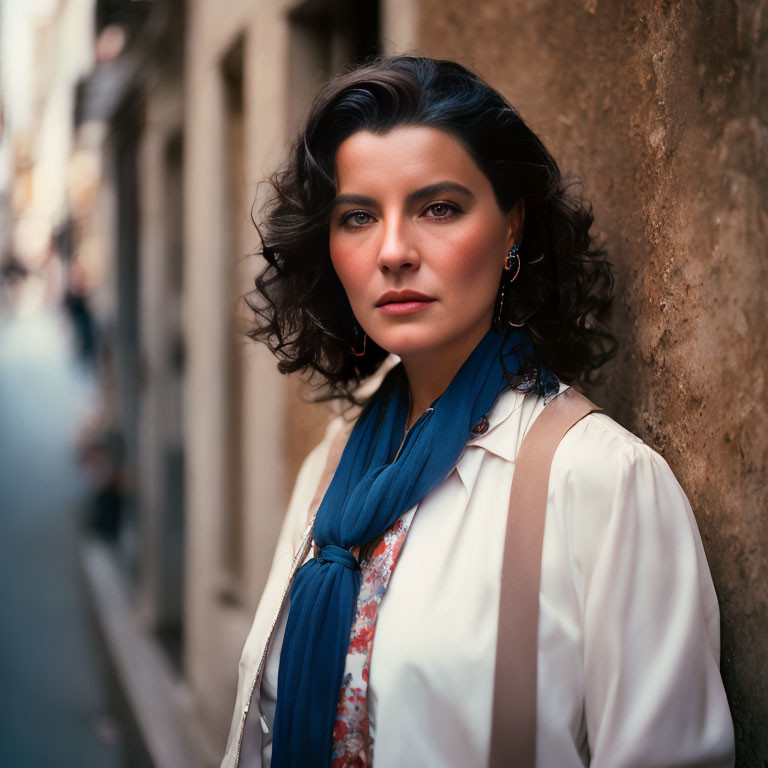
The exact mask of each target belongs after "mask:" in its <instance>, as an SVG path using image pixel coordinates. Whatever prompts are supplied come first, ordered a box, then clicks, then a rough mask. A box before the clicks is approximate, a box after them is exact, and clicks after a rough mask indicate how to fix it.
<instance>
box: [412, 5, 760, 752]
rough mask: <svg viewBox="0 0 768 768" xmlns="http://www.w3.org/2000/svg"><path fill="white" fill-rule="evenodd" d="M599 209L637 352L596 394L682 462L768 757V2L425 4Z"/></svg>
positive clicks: (428, 30)
mask: <svg viewBox="0 0 768 768" xmlns="http://www.w3.org/2000/svg"><path fill="white" fill-rule="evenodd" d="M419 10H420V22H419V23H420V33H419V36H418V40H419V52H421V53H424V54H427V55H431V56H438V57H446V58H454V59H458V60H460V61H462V62H463V63H464V64H466V65H468V66H470V67H472V68H474V69H476V70H477V71H478V72H479V73H480V74H481V75H483V76H484V77H485V78H486V79H488V80H489V81H490V82H491V84H492V85H494V86H496V87H497V88H499V89H500V90H501V91H502V92H503V93H504V94H505V95H506V96H507V97H508V98H509V99H510V101H511V102H512V103H513V104H514V105H515V106H516V107H517V108H518V109H519V110H520V112H521V114H522V115H523V117H524V118H525V119H526V120H527V122H528V123H529V124H530V125H531V127H532V128H533V129H534V130H535V131H537V133H538V134H539V135H540V136H541V138H542V139H543V140H544V142H545V143H546V144H547V146H548V147H549V148H550V150H551V151H552V152H553V154H554V155H555V157H556V158H557V159H558V161H559V163H560V166H561V169H562V170H563V171H573V172H574V173H576V174H577V175H578V176H580V177H581V178H582V179H583V181H584V184H585V193H586V195H587V197H588V198H589V199H591V200H592V202H593V204H594V208H595V214H596V221H595V225H594V231H595V232H596V233H603V235H604V237H605V240H606V244H607V247H608V248H609V249H610V258H611V260H612V261H613V263H614V264H615V268H616V300H615V306H614V308H613V311H612V317H611V319H610V324H611V326H612V328H613V330H614V333H616V335H617V336H618V337H619V340H620V342H621V344H622V350H621V353H620V356H619V357H618V358H617V359H616V360H615V361H614V362H613V363H611V364H610V366H608V367H607V370H606V374H607V379H606V381H607V384H606V385H605V386H604V387H602V388H601V389H599V390H596V391H593V392H592V393H591V394H592V396H593V397H594V399H596V400H597V401H598V402H600V403H602V404H603V405H605V406H606V407H607V409H608V411H609V412H610V413H611V415H612V416H614V418H616V419H617V420H618V421H620V422H621V423H623V424H624V425H625V426H627V427H628V428H629V429H631V430H632V431H633V432H635V433H636V434H638V435H639V436H640V437H642V438H643V439H644V440H645V441H646V442H648V443H649V444H650V445H652V446H653V447H654V448H656V449H657V450H658V451H659V452H660V453H662V455H663V456H664V457H665V458H666V459H667V461H668V463H669V464H670V466H671V467H672V469H673V471H674V472H675V474H676V476H677V477H678V479H679V481H680V483H681V484H682V486H683V488H684V489H685V491H686V492H687V494H688V497H689V498H690V500H691V504H692V506H693V509H694V512H695V513H696V517H697V519H698V522H699V527H700V530H701V534H702V537H703V540H704V545H705V548H706V551H707V556H708V559H709V564H710V567H711V570H712V574H713V578H714V580H715V585H716V587H717V591H718V595H719V598H720V603H721V613H722V645H723V651H722V669H723V676H724V679H725V683H726V687H727V690H728V694H729V699H730V702H731V708H732V711H733V715H734V719H735V723H736V732H737V742H738V760H737V764H738V765H739V766H765V765H768V619H766V616H767V615H768V520H767V518H766V514H765V513H766V510H767V509H768V503H767V501H768V489H766V474H767V473H766V455H767V454H768V417H767V416H766V410H765V407H764V402H765V396H766V368H767V364H766V357H767V353H768V349H767V347H768V329H767V328H766V319H768V312H766V308H767V306H766V305H767V304H768V302H767V301H766V290H767V289H768V248H767V247H766V246H767V245H768V3H766V2H764V1H762V2H760V1H758V0H754V1H753V2H738V1H733V2H720V3H716V2H661V1H659V2H653V0H645V2H621V3H607V2H601V1H600V0H585V1H584V2H570V1H567V0H560V1H558V0H529V1H528V2H525V1H522V0H521V1H520V2H510V1H509V0H484V2H483V3H479V4H473V5H469V6H468V5H467V4H466V3H463V2H460V0H421V2H420V5H419Z"/></svg>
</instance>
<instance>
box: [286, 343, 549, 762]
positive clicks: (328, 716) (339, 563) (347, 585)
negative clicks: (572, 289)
mask: <svg viewBox="0 0 768 768" xmlns="http://www.w3.org/2000/svg"><path fill="white" fill-rule="evenodd" d="M534 359H535V358H534V355H533V345H532V342H531V340H530V337H529V335H528V332H527V331H526V330H525V329H524V328H509V329H508V330H507V331H506V332H505V333H501V332H499V331H497V330H496V329H495V328H491V329H490V330H489V331H488V332H487V333H486V335H485V336H484V337H483V338H482V340H481V341H480V343H479V344H478V345H477V347H475V349H474V351H473V352H472V354H471V355H470V356H469V357H468V358H467V360H466V361H465V362H464V364H463V365H462V366H461V368H460V369H459V371H458V373H456V375H455V376H454V378H453V380H452V381H451V383H450V385H449V386H448V388H447V389H446V390H445V392H443V394H442V395H441V396H440V397H439V398H438V399H437V400H436V401H435V402H434V403H433V404H432V406H431V410H430V409H428V410H427V411H426V412H425V413H424V414H422V415H421V416H420V417H419V418H418V420H417V421H416V422H415V423H414V424H413V426H412V427H411V428H410V429H409V430H408V432H407V434H406V436H405V439H404V440H403V430H404V428H405V424H406V422H407V419H408V409H409V398H408V382H407V379H406V376H405V372H404V369H403V367H402V364H400V365H398V366H396V367H395V368H393V369H392V370H391V371H390V372H389V374H388V375H387V376H386V378H385V379H384V381H383V383H382V385H381V387H379V389H378V391H377V392H376V394H375V395H374V396H373V397H372V398H371V400H370V401H369V402H368V403H367V405H366V407H365V408H364V409H363V412H362V413H361V414H360V417H359V418H358V420H357V423H356V424H355V427H354V429H353V430H352V434H351V435H350V437H349V440H348V441H347V445H346V447H345V449H344V452H343V454H342V456H341V460H340V462H339V465H338V467H337V469H336V472H335V474H334V476H333V480H332V481H331V484H330V486H329V487H328V490H327V491H326V493H325V496H324V497H323V500H322V502H321V504H320V507H319V509H318V512H317V517H316V519H315V529H314V538H315V541H316V542H317V544H318V546H319V547H320V552H319V555H318V557H316V558H313V559H312V560H310V561H308V562H307V563H305V564H304V565H303V566H302V567H301V568H299V570H298V571H297V572H296V575H295V577H294V581H293V584H292V586H291V600H290V610H289V614H288V623H287V627H286V631H285V639H284V640H283V646H282V650H281V653H280V667H279V673H278V684H277V710H276V712H275V723H274V733H273V745H272V765H273V766H274V768H328V766H329V763H330V755H331V748H332V744H333V726H334V720H335V716H336V706H337V702H338V697H339V690H340V688H341V681H342V676H343V674H344V664H345V661H346V654H347V650H348V646H349V637H350V631H351V627H352V622H353V619H354V613H355V608H356V604H357V593H358V590H359V589H360V567H359V565H358V563H357V561H356V559H355V558H354V556H353V555H352V554H351V553H350V552H349V549H350V548H351V547H355V546H363V545H365V544H366V543H368V542H369V541H370V540H371V539H373V538H375V537H376V536H379V535H380V534H381V533H383V532H384V531H386V530H387V528H389V527H390V526H391V525H392V524H393V523H394V522H395V520H397V518H398V517H400V515H402V514H403V513H404V512H405V511H406V510H407V509H410V507H412V506H413V505H414V504H417V503H418V502H419V501H421V499H423V498H424V497H425V496H426V495H427V494H428V493H429V492H430V491H431V490H433V489H434V488H435V487H437V486H438V485H439V484H440V483H441V482H442V481H443V480H444V479H445V478H446V477H447V476H448V475H449V474H450V472H451V470H452V469H453V467H454V466H455V465H456V462H457V461H458V459H459V456H460V455H461V452H462V451H463V450H464V445H465V444H466V442H467V438H468V436H469V433H470V429H471V428H472V427H473V425H475V424H476V423H477V422H478V421H479V419H481V417H482V416H484V415H485V414H486V413H487V412H488V411H489V410H490V408H491V406H492V405H493V403H494V401H495V400H496V398H497V397H498V395H499V394H500V393H501V392H502V391H503V390H504V389H506V388H507V387H508V386H509V385H510V381H513V380H514V379H511V378H510V375H512V376H514V374H515V373H518V374H519V373H521V372H522V366H523V364H524V362H531V361H532V360H534ZM534 373H535V376H534V377H533V378H530V377H528V378H525V377H523V378H520V377H518V378H517V379H516V381H518V382H527V385H526V384H523V386H521V387H519V388H521V389H527V388H532V387H533V386H534V385H535V386H536V387H537V388H538V389H539V391H540V392H541V393H542V394H546V393H547V392H549V391H552V389H556V388H557V379H556V377H554V375H553V374H551V373H548V372H546V371H542V370H540V369H538V368H537V369H536V370H535V372H534ZM401 442H402V445H401Z"/></svg>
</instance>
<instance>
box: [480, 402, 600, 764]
mask: <svg viewBox="0 0 768 768" xmlns="http://www.w3.org/2000/svg"><path fill="white" fill-rule="evenodd" d="M601 410H602V408H599V407H598V406H596V405H595V404H594V403H593V402H592V401H591V400H589V399H588V398H586V397H585V396H584V395H582V394H581V393H579V392H577V391H576V390H575V389H573V388H572V387H569V388H568V389H566V390H564V391H563V392H561V393H560V394H559V395H557V396H556V397H555V398H554V399H553V400H552V401H551V402H549V403H548V404H547V405H546V406H545V407H544V410H543V411H542V412H541V413H540V414H539V415H538V416H537V418H536V420H535V421H534V422H533V425H532V426H531V427H530V429H529V430H528V432H527V433H526V435H525V437H524V438H523V442H522V445H521V446H520V450H519V452H518V455H517V460H516V463H515V472H514V475H513V477H512V490H511V493H510V499H509V516H508V518H507V530H506V535H505V540H504V558H503V561H502V570H501V599H500V605H499V629H498V638H497V643H496V669H495V680H494V691H493V717H492V721H491V753H490V762H489V765H490V768H534V766H535V764H536V663H537V657H538V635H539V585H540V581H541V548H542V541H543V539H544V518H545V514H546V507H547V489H548V485H549V470H550V466H551V465H552V458H553V457H554V455H555V450H556V449H557V446H558V444H559V443H560V440H561V439H562V437H563V436H564V435H565V433H566V432H567V431H568V430H569V429H570V428H571V427H572V426H573V425H574V424H576V422H578V421H580V420H581V419H582V418H583V417H584V416H586V415H587V414H588V413H592V412H595V411H601Z"/></svg>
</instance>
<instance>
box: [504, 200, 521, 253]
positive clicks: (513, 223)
mask: <svg viewBox="0 0 768 768" xmlns="http://www.w3.org/2000/svg"><path fill="white" fill-rule="evenodd" d="M507 220H508V221H509V230H508V237H507V240H508V243H507V248H511V247H512V245H513V243H519V242H520V238H521V237H522V236H523V224H524V223H525V200H523V198H522V197H518V198H517V202H516V203H515V204H514V205H513V206H512V210H511V211H510V212H509V213H508V214H507Z"/></svg>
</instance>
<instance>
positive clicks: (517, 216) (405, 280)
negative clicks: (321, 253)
mask: <svg viewBox="0 0 768 768" xmlns="http://www.w3.org/2000/svg"><path fill="white" fill-rule="evenodd" d="M522 224H523V209H522V204H518V205H517V206H515V208H514V209H513V210H512V212H511V213H510V214H505V213H504V212H503V211H502V210H501V209H500V208H499V205H498V203H497V202H496V198H495V196H494V193H493V188H492V187H491V183H490V181H489V180H488V178H487V177H486V176H485V174H484V173H483V172H482V171H481V170H480V168H479V167H478V166H477V164H476V163H475V161H474V160H473V159H472V157H471V156H470V155H469V153H468V152H467V151H466V150H465V149H464V147H463V146H462V145H461V143H460V142H459V141H458V140H457V139H455V138H454V137H453V136H452V135H450V134H449V133H447V132H445V131H442V130H440V129H437V128H432V127H428V126H408V127H400V128H395V129H393V130H391V131H390V132H389V133H386V134H384V135H377V134H374V133H371V132H369V131H360V132H358V133H355V134H353V135H352V136H350V137H349V138H347V139H346V140H345V141H344V142H343V143H342V144H341V146H340V147H339V149H338V152H337V155H336V199H335V201H334V205H333V209H332V212H331V221H330V253H331V261H332V263H333V266H334V269H335V270H336V273H337V274H338V276H339V279H340V280H341V283H342V285H343V286H344V289H345V291H346V293H347V297H348V298H349V303H350V305H351V307H352V311H353V312H354V314H355V317H356V318H357V320H358V322H359V323H360V325H361V326H362V328H363V330H364V331H365V332H366V333H367V334H368V336H370V338H371V339H373V340H374V341H375V342H376V343H377V344H378V345H379V346H380V347H382V348H383V349H385V350H387V351H388V352H391V353H394V354H396V355H398V356H400V357H401V358H402V359H403V361H404V362H405V363H406V364H407V362H408V358H409V357H413V358H414V359H416V358H415V356H418V355H422V356H423V355H424V353H428V357H433V356H434V354H435V353H437V354H438V355H439V354H445V355H448V356H449V357H451V358H456V359H457V360H458V361H461V360H463V359H465V358H466V357H467V356H468V355H469V354H470V352H471V351H472V350H473V349H474V347H475V346H476V345H477V343H478V342H479V341H480V339H481V338H482V337H483V336H484V335H485V333H486V331H487V330H488V329H489V328H490V325H491V321H492V318H493V310H494V303H495V299H496V294H497V291H498V287H499V281H500V279H501V272H502V269H503V267H504V258H505V256H506V254H507V251H508V250H509V249H510V247H511V246H512V244H513V243H514V242H515V240H516V239H518V238H519V236H520V234H521V233H522ZM358 346H359V345H358Z"/></svg>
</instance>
